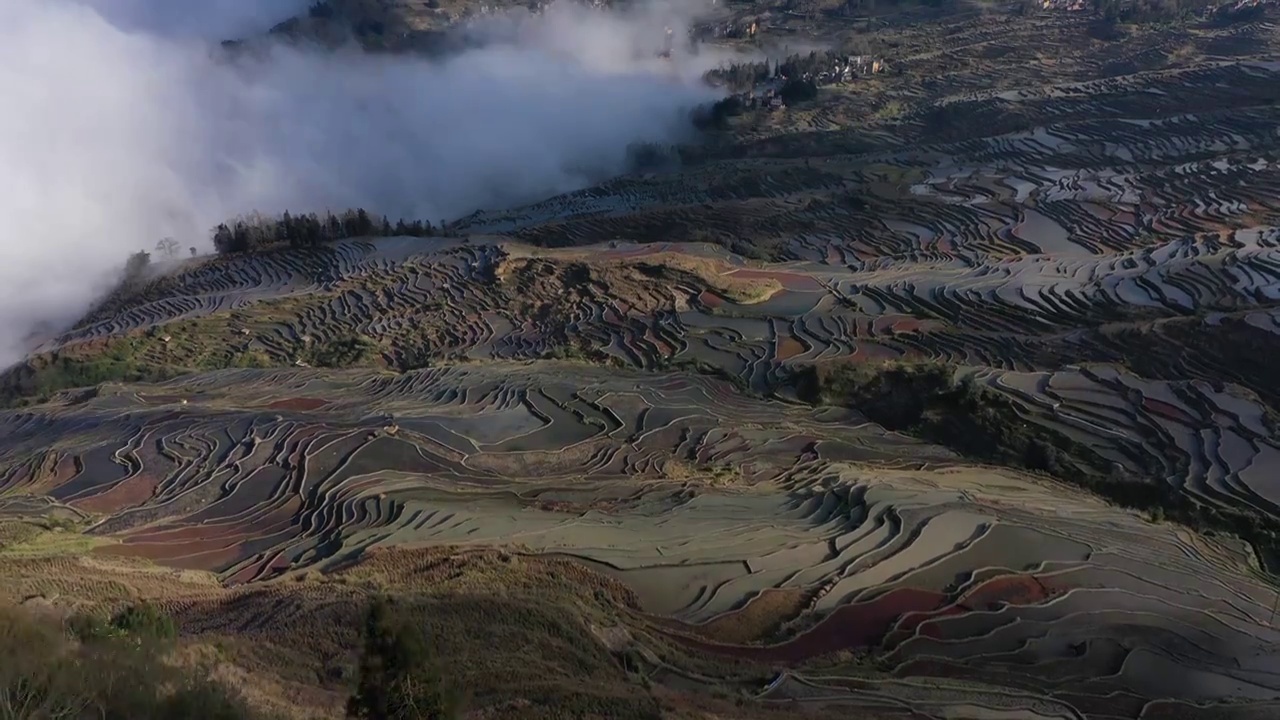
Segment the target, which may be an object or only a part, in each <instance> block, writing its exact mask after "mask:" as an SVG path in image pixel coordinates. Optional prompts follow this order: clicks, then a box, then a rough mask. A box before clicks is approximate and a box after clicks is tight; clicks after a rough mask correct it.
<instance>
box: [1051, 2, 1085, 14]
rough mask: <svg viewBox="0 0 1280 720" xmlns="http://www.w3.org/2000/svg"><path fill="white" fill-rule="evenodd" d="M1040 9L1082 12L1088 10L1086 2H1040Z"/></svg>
mask: <svg viewBox="0 0 1280 720" xmlns="http://www.w3.org/2000/svg"><path fill="white" fill-rule="evenodd" d="M1040 9H1041V10H1061V11H1064V12H1082V11H1085V10H1088V9H1089V3H1088V2H1086V0H1040Z"/></svg>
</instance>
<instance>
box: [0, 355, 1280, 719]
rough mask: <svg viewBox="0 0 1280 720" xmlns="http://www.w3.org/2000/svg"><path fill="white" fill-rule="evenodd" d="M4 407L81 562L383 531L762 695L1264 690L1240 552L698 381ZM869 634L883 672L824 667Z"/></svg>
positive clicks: (235, 375)
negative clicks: (477, 557)
mask: <svg viewBox="0 0 1280 720" xmlns="http://www.w3.org/2000/svg"><path fill="white" fill-rule="evenodd" d="M1053 379H1054V380H1058V379H1059V376H1053ZM999 380H1000V381H1002V382H1007V383H1011V384H1017V383H1016V382H1015V380H1014V379H1013V378H1012V376H1008V377H1006V376H1002V377H1000V378H999ZM1019 380H1020V381H1022V382H1024V383H1025V382H1027V381H1028V378H1019ZM1098 380H1099V381H1103V380H1106V378H1099V379H1098ZM1081 385H1083V383H1081ZM1075 389H1076V391H1077V392H1078V393H1079V394H1081V395H1084V394H1086V392H1087V390H1088V388H1087V387H1077V388H1075ZM1065 390H1066V388H1064V392H1065ZM1153 394H1154V393H1153ZM4 422H5V427H4V431H5V436H6V437H7V438H9V441H8V442H7V443H6V449H5V455H4V458H3V459H4V461H5V463H6V465H7V466H8V467H9V468H10V469H9V470H8V471H7V472H6V474H5V475H4V476H3V479H2V480H0V487H2V488H3V492H4V496H5V497H6V498H12V500H8V501H6V502H22V501H23V500H22V498H25V497H29V496H30V495H33V494H38V495H41V496H44V497H47V498H50V499H52V500H53V501H55V502H57V503H58V504H60V505H65V506H67V507H70V508H73V509H75V510H76V511H79V512H81V513H85V514H88V515H90V516H92V517H94V518H97V521H96V522H95V523H94V524H92V525H91V526H90V527H89V529H88V530H87V533H88V534H89V535H90V536H93V537H101V538H104V539H110V540H111V542H104V543H101V544H96V545H95V546H94V547H93V549H92V550H91V551H90V552H91V554H90V556H91V557H92V556H93V555H98V556H102V557H103V561H107V560H108V558H110V557H129V558H141V559H147V560H150V561H153V562H157V563H160V564H162V565H167V566H170V567H175V568H182V569H186V570H193V571H206V572H211V573H213V574H214V575H215V576H216V577H217V578H219V579H220V580H221V581H222V582H223V583H225V584H230V585H240V584H244V583H255V584H256V583H260V582H262V581H266V580H268V579H270V578H273V577H280V576H282V575H284V574H287V573H290V572H291V571H296V570H298V569H300V568H307V567H326V566H327V565H329V564H332V563H334V562H339V561H341V560H343V559H345V558H348V557H350V556H351V555H352V554H353V553H355V552H357V551H365V552H366V553H367V552H370V551H373V550H374V549H376V548H383V547H387V548H390V547H420V546H451V547H456V546H474V547H477V548H482V547H490V546H495V545H496V546H503V547H509V548H511V549H513V550H516V551H518V552H521V553H531V554H537V555H552V556H556V555H558V556H565V557H571V558H573V559H575V560H577V561H579V562H583V563H585V564H587V565H588V567H590V568H592V569H594V570H596V571H598V572H601V573H603V574H605V575H607V576H612V577H614V578H615V579H617V580H618V581H620V582H622V583H623V584H624V585H625V586H626V587H628V588H631V589H632V590H633V591H634V593H635V596H636V598H637V601H638V607H639V610H638V615H637V616H636V618H635V622H636V623H637V630H636V631H635V632H636V635H637V638H642V639H640V640H638V642H640V643H641V644H642V645H643V643H644V642H645V641H644V640H643V638H646V637H649V638H654V639H655V642H659V643H661V645H662V646H663V647H669V646H674V647H677V648H683V650H684V652H688V653H695V654H697V655H698V656H700V657H704V658H723V659H725V660H734V661H746V662H749V663H752V664H757V665H760V666H763V667H775V668H781V669H782V670H781V672H782V674H781V675H780V676H779V677H778V678H777V682H775V683H773V684H771V686H770V687H769V688H768V689H767V691H765V693H764V695H763V697H764V698H765V699H767V700H771V701H772V700H783V699H795V700H799V701H802V702H814V703H817V702H819V701H820V702H821V703H822V704H823V705H826V704H836V705H840V706H848V707H850V708H854V707H864V706H865V707H866V708H868V709H880V710H886V711H887V710H892V709H893V708H894V707H896V706H899V705H900V704H901V703H903V702H909V703H911V705H912V707H916V708H919V707H935V708H939V709H941V708H950V709H951V710H949V711H950V712H956V711H958V708H965V707H971V706H972V707H973V708H991V712H992V713H994V712H995V709H996V708H1001V709H1002V710H1001V711H1002V712H1014V713H1024V714H1023V715H1019V716H1021V717H1072V716H1073V715H1072V713H1083V714H1085V715H1087V716H1089V717H1121V716H1126V717H1137V716H1139V715H1140V713H1141V712H1142V711H1143V708H1144V706H1146V703H1147V700H1148V699H1151V698H1166V697H1169V698H1180V699H1182V700H1184V701H1187V702H1206V701H1211V700H1218V699H1221V698H1222V697H1226V696H1227V695H1231V696H1234V697H1236V698H1238V699H1241V700H1247V701H1253V702H1257V701H1263V700H1265V699H1267V698H1270V697H1271V696H1272V693H1273V692H1274V691H1275V688H1276V687H1277V679H1276V678H1275V677H1274V676H1273V674H1272V671H1271V669H1270V668H1271V667H1273V663H1274V662H1275V658H1274V651H1273V648H1274V647H1276V641H1277V639H1278V638H1277V637H1276V631H1275V630H1273V629H1272V626H1271V624H1270V621H1269V616H1270V611H1271V606H1272V605H1273V604H1274V601H1275V592H1274V591H1273V590H1272V589H1271V588H1269V587H1268V586H1266V585H1265V584H1263V583H1262V582H1260V581H1259V580H1257V579H1254V577H1253V572H1252V571H1251V570H1250V562H1251V560H1250V555H1249V553H1248V552H1247V550H1246V548H1245V546H1243V545H1242V544H1241V543H1239V542H1238V541H1234V540H1221V539H1218V540H1215V539H1211V538H1205V537H1200V536H1197V535H1195V534H1193V533H1191V532H1188V531H1186V530H1183V529H1181V528H1180V527H1178V526H1175V525H1163V524H1162V525H1152V524H1150V523H1149V522H1146V521H1145V520H1143V519H1141V518H1139V517H1135V516H1134V515H1132V514H1129V513H1126V512H1124V511H1121V510H1117V509H1112V508H1109V507H1107V506H1106V505H1105V504H1103V503H1101V502H1100V501H1097V500H1093V499H1090V498H1088V497H1086V496H1084V495H1082V494H1080V493H1078V492H1075V491H1071V490H1067V489H1065V488H1063V487H1061V486H1059V485H1057V484H1054V483H1051V482H1050V481H1047V480H1044V479H1033V478H1031V477H1028V476H1023V475H1019V474H1016V473H1012V472H1009V471H1004V470H1000V469H996V468H989V467H975V466H970V465H967V464H965V463H963V462H961V461H960V460H959V459H958V458H956V457H955V456H954V455H953V454H951V453H950V452H948V451H946V450H943V449H941V448H938V447H936V446H931V445H927V444H922V443H920V442H917V441H914V440H911V439H910V438H907V437H904V436H900V435H894V434H890V433H886V432H885V431H884V430H882V429H881V428H879V427H878V426H876V425H874V424H870V423H866V422H863V421H860V420H859V418H858V417H857V416H856V414H854V413H852V412H851V411H842V410H835V409H830V408H827V409H813V408H809V407H807V406H801V405H792V404H785V403H781V402H778V401H766V400H755V399H748V398H744V397H743V396H741V395H739V394H738V393H736V392H735V391H734V388H733V386H732V385H730V384H729V383H727V382H725V381H721V380H716V379H711V378H707V377H704V376H700V375H690V374H685V373H667V374H651V373H640V372H636V371H629V370H627V371H623V370H606V369H601V368H595V367H592V366H585V365H581V364H577V363H566V362H552V361H546V362H543V363H539V364H537V365H534V366H529V365H526V364H522V363H515V364H513V363H507V362H491V363H474V364H459V365H452V366H449V367H446V368H439V369H430V370H420V371H413V372H409V373H405V374H391V373H371V372H369V371H364V370H355V371H341V372H338V371H320V370H315V369H292V370H228V371H219V372H214V373H208V374H205V375H201V376H199V377H196V378H191V379H181V380H175V381H171V382H168V383H163V384H160V385H149V386H118V387H104V388H103V389H102V390H101V391H100V392H99V393H98V394H97V396H96V397H93V398H91V399H78V400H75V401H71V402H66V403H53V404H49V405H45V406H42V407H40V408H38V409H33V410H31V411H28V412H22V413H11V414H9V415H7V416H5V418H4ZM50 437H56V438H58V440H57V442H56V444H55V445H54V446H53V447H52V448H50V447H48V438H50ZM22 458H31V459H32V460H30V461H28V462H21V459H22ZM1204 488H1205V490H1206V491H1207V490H1208V489H1210V485H1209V481H1208V480H1206V481H1205V483H1204ZM206 592H207V591H206ZM746 627H749V628H750V629H744V628H746ZM865 652H874V653H875V654H876V657H877V661H876V663H877V667H878V668H879V670H877V674H878V675H881V676H883V677H882V679H878V680H875V681H874V682H872V681H870V680H868V679H866V678H865V672H866V668H860V667H859V666H857V665H856V664H855V665H841V664H840V663H839V661H838V658H840V657H841V655H840V654H841V653H846V654H848V653H865ZM832 658H836V660H832ZM833 663H835V664H833ZM659 668H660V669H661V673H681V672H684V673H688V672H689V670H688V669H685V670H683V671H682V670H681V668H680V667H679V666H678V665H676V666H674V667H667V666H666V665H665V664H664V665H662V666H658V667H656V668H655V669H654V671H653V672H659ZM1103 668H1106V669H1107V671H1106V672H1100V670H1101V669H1103ZM930 678H946V682H945V683H942V684H940V685H939V684H937V683H936V682H934V681H932V680H930ZM703 682H706V680H705V679H704V680H703ZM1154 707H1156V706H1152V707H1151V708H1148V710H1147V712H1148V715H1146V716H1149V717H1162V716H1169V717H1172V715H1160V714H1158V713H1156V712H1155V710H1153V709H1152V708H1154ZM1179 707H1181V706H1179ZM1118 708H1119V709H1123V712H1116V710H1117V709H1118ZM973 712H978V713H979V714H983V713H985V712H986V711H985V710H973ZM1027 713H1029V714H1027ZM992 716H995V715H992ZM1206 716H1207V715H1206Z"/></svg>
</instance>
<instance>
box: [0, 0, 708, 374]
mask: <svg viewBox="0 0 1280 720" xmlns="http://www.w3.org/2000/svg"><path fill="white" fill-rule="evenodd" d="M305 5H306V3H305V2H301V3H300V2H295V1H289V0H269V1H267V2H255V1H254V0H239V1H237V0H219V1H218V2H203V1H197V0H127V1H126V2H117V1H116V0H11V1H10V2H6V3H3V7H0V92H2V93H3V95H4V97H5V98H6V102H7V103H8V104H9V106H10V107H13V108H21V109H22V111H21V112H16V113H15V112H10V113H4V114H3V116H0V171H2V172H0V183H2V184H3V188H2V191H0V211H3V212H4V213H5V215H6V216H7V217H9V218H11V221H10V222H9V223H8V224H7V227H6V229H5V232H4V234H3V235H2V236H0V365H4V364H8V363H10V362H12V361H14V360H16V359H18V358H19V357H20V356H21V354H22V352H23V349H24V347H25V343H26V342H27V340H28V338H29V337H30V336H31V335H32V333H33V332H38V331H39V329H40V328H42V327H50V326H57V325H60V324H63V323H66V322H70V321H72V320H74V318H75V317H77V316H78V315H79V314H81V313H82V312H83V311H84V310H85V309H86V308H87V307H88V306H89V305H90V304H91V303H92V302H93V300H94V299H95V298H96V297H97V296H98V295H99V294H100V293H101V292H102V291H103V290H104V288H105V287H107V286H108V285H109V284H110V283H111V282H112V280H113V275H114V273H115V271H116V268H118V267H119V265H120V263H121V261H122V260H123V257H124V256H125V254H126V253H128V252H131V251H136V250H139V249H150V248H151V247H152V246H153V245H154V244H155V242H156V240H158V239H159V238H161V237H173V238H175V239H177V240H178V241H179V242H180V243H181V244H182V246H183V248H184V252H185V248H186V247H188V246H192V247H197V248H204V247H206V246H207V244H208V230H209V228H210V227H211V226H212V225H214V224H216V223H217V222H219V221H221V220H223V219H225V218H227V217H229V216H232V215H236V214H240V213H244V212H247V211H251V210H260V211H263V212H268V213H273V212H279V211H281V210H284V209H294V210H323V209H324V208H326V207H331V208H335V209H337V208H345V207H353V206H363V207H366V208H370V209H371V210H374V211H376V212H379V213H386V214H388V215H391V216H398V215H403V216H412V217H422V218H428V219H432V220H439V219H440V218H447V217H455V216H458V215H461V214H465V213H467V212H470V211H471V210H474V209H477V208H482V207H495V206H502V205H510V204H514V203H519V202H525V201H530V200H533V199H537V198H539V197H543V196H547V195H551V194H555V193H558V192H564V191H567V190H571V189H575V188H577V187H581V186H583V185H585V184H587V183H589V182H590V181H592V180H596V179H599V178H600V176H602V175H608V174H611V173H616V172H618V171H620V170H622V169H623V168H624V165H625V158H626V147H627V145H628V144H630V143H632V142H636V141H647V142H673V141H678V140H680V139H683V138H684V137H686V136H685V133H687V132H689V126H688V122H687V113H688V110H689V109H690V108H691V107H692V106H693V105H695V104H697V103H699V102H702V101H704V100H707V99H709V98H710V97H711V93H712V91H711V90H709V89H708V88H706V87H704V86H702V85H701V84H700V83H699V82H698V81H697V79H696V78H697V77H698V76H699V75H700V74H701V73H700V71H697V70H696V69H691V70H688V71H686V72H683V73H676V72H673V71H672V66H671V64H669V63H663V62H660V61H656V60H655V59H654V58H653V54H652V51H651V48H653V47H656V46H657V43H660V41H661V38H660V36H658V33H661V30H662V27H663V23H664V22H665V23H671V22H673V19H679V13H676V12H674V11H673V10H672V9H671V8H665V9H664V10H663V11H662V12H660V13H659V12H648V11H633V12H630V13H627V14H625V15H619V14H609V13H606V12H604V11H597V10H591V9H588V8H585V7H582V6H578V5H570V4H568V3H560V4H557V5H555V6H553V7H552V8H549V9H548V11H547V12H545V13H543V14H540V15H528V14H527V13H522V14H520V15H518V16H513V17H510V18H505V19H490V20H488V21H487V22H485V23H477V24H475V26H473V27H471V28H469V30H468V31H469V32H470V33H472V34H473V35H476V36H477V37H479V38H481V39H482V40H484V42H483V43H482V44H481V46H480V47H478V48H476V49H472V50H468V51H466V52H465V53H463V54H460V55H457V56H453V57H451V58H448V59H447V60H444V61H440V62H435V63H430V62H428V61H426V60H424V59H420V58H410V57H405V56H390V55H369V54H363V53H361V52H360V51H358V50H356V49H354V48H350V49H346V50H343V51H340V52H337V53H332V52H328V53H327V52H322V51H320V50H318V49H305V48H301V49H300V48H298V47H286V46H282V45H280V46H272V47H269V48H268V49H267V50H266V51H265V52H263V53H252V54H245V56H242V57H238V58H236V59H235V60H234V62H233V61H230V60H228V58H227V57H226V54H225V53H223V52H221V50H220V49H219V47H218V42H217V41H219V40H221V39H224V38H226V37H228V36H243V35H246V34H255V33H261V32H262V31H264V30H266V29H267V28H268V27H270V26H271V25H273V24H274V23H276V22H278V21H279V20H281V19H282V18H284V17H288V16H290V15H291V14H293V13H294V12H297V11H300V10H303V9H305ZM682 12H684V13H687V11H682ZM708 62H714V61H713V60H712V59H711V58H709V57H706V58H702V59H701V63H702V64H705V63H708Z"/></svg>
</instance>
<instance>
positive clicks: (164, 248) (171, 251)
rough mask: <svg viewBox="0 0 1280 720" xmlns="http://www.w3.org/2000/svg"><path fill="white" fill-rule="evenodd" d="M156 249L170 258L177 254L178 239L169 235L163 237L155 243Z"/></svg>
mask: <svg viewBox="0 0 1280 720" xmlns="http://www.w3.org/2000/svg"><path fill="white" fill-rule="evenodd" d="M156 250H158V251H159V252H162V253H164V256H165V257H169V258H171V257H173V256H174V255H177V254H178V241H177V240H174V239H173V238H171V237H167V238H164V239H162V240H161V241H160V242H158V243H156Z"/></svg>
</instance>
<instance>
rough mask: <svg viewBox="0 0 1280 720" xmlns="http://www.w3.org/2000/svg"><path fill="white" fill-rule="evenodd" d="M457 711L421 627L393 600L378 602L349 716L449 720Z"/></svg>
mask: <svg viewBox="0 0 1280 720" xmlns="http://www.w3.org/2000/svg"><path fill="white" fill-rule="evenodd" d="M458 710H459V702H458V699H457V697H456V695H454V694H453V693H452V692H450V691H449V690H448V689H447V688H446V687H445V684H444V682H443V679H442V677H441V674H440V670H439V666H438V665H437V663H436V659H435V658H434V657H433V656H432V653H431V650H430V647H429V645H428V643H427V639H426V638H425V637H424V635H423V633H422V631H421V630H420V629H418V628H416V627H414V626H413V625H411V624H410V623H408V622H406V621H405V619H404V618H403V617H401V616H400V615H399V613H398V612H397V608H396V607H395V606H393V605H392V604H391V602H390V601H389V600H387V599H385V598H380V599H378V600H375V601H374V602H373V604H372V605H371V606H370V608H369V612H368V614H367V615H366V617H365V629H364V649H363V651H362V653H361V655H360V680H359V683H358V685H357V686H356V691H355V693H354V694H352V696H351V698H350V699H349V700H348V701H347V717H348V718H355V719H357V720H446V719H451V718H456V717H457V716H458Z"/></svg>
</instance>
